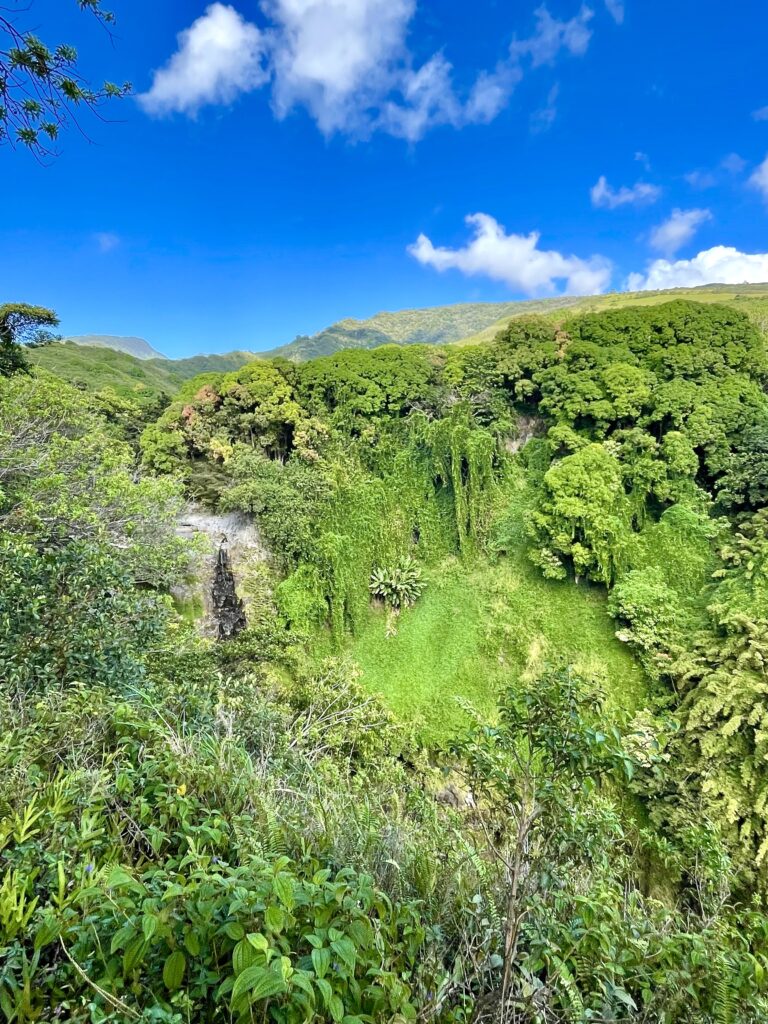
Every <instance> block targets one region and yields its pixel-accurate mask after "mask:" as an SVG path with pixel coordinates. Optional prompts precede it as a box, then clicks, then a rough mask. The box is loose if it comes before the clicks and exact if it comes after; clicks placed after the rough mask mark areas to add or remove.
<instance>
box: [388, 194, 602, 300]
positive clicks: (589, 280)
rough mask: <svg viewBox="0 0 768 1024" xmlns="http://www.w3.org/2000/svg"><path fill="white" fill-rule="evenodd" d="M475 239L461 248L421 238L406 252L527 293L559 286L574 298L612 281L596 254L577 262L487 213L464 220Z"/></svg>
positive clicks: (437, 265)
mask: <svg viewBox="0 0 768 1024" xmlns="http://www.w3.org/2000/svg"><path fill="white" fill-rule="evenodd" d="M466 222H467V224H468V225H469V226H470V227H471V228H472V230H473V233H474V235H473V237H472V238H471V239H470V241H469V242H468V243H467V244H466V245H465V246H463V247H462V248H460V249H449V248H446V247H443V246H437V247H436V246H435V245H433V243H432V241H431V240H430V239H429V238H428V237H427V236H426V235H424V234H421V235H419V237H418V239H417V240H416V242H414V244H413V245H411V246H409V248H408V252H409V253H410V254H411V256H413V257H414V259H416V260H418V262H419V263H421V264H423V265H424V266H429V267H433V268H434V269H435V270H439V271H444V270H450V269H455V270H459V271H461V273H463V274H467V275H468V276H478V275H482V276H484V277H489V278H492V279H493V280H494V281H501V282H503V283H504V284H506V285H507V286H508V287H509V288H511V289H512V290H513V291H517V292H524V293H525V294H527V295H537V294H542V293H544V294H548V293H549V294H551V293H553V292H555V291H556V290H557V286H558V282H560V283H562V284H563V285H564V287H565V290H566V291H567V292H569V293H571V294H573V295H591V294H594V293H595V292H601V291H604V290H605V289H606V288H607V287H608V284H609V283H610V279H611V264H610V262H609V261H608V260H606V259H604V258H603V257H600V256H592V257H590V258H588V259H581V258H580V257H578V256H564V255H563V254H562V253H560V252H557V251H556V250H551V249H550V250H547V249H540V248H539V239H540V237H541V236H540V234H539V232H538V231H532V232H531V233H530V234H528V235H515V234H507V232H506V230H505V229H504V227H503V226H502V225H501V224H499V223H498V221H496V220H495V219H494V218H493V217H491V216H489V215H488V214H487V213H474V214H471V215H470V216H469V217H467V218H466Z"/></svg>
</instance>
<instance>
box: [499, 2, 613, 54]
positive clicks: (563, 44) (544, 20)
mask: <svg viewBox="0 0 768 1024" xmlns="http://www.w3.org/2000/svg"><path fill="white" fill-rule="evenodd" d="M534 16H535V18H536V31H535V32H534V33H533V35H532V36H530V37H529V38H528V39H513V40H512V43H511V44H510V47H509V55H510V58H511V60H512V61H513V63H516V62H518V61H521V60H523V59H524V58H526V57H528V58H530V61H531V66H532V67H534V68H537V67H540V66H541V65H542V64H551V63H552V62H553V61H554V60H555V58H556V57H558V56H559V54H560V51H561V50H567V51H568V52H569V53H571V54H573V56H575V57H582V56H583V55H584V54H585V53H586V52H587V47H588V46H589V41H590V39H591V38H592V31H591V29H589V28H588V27H587V26H588V25H589V22H590V21H591V20H592V18H593V17H594V12H593V11H592V10H590V8H589V7H582V8H581V10H580V11H579V13H578V14H577V15H576V16H575V17H573V18H571V19H570V21H559V20H558V19H557V18H553V17H552V15H551V14H550V13H549V11H548V10H547V8H546V6H545V5H542V6H541V7H539V8H537V9H536V10H535V11H534Z"/></svg>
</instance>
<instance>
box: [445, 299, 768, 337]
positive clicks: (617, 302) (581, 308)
mask: <svg viewBox="0 0 768 1024" xmlns="http://www.w3.org/2000/svg"><path fill="white" fill-rule="evenodd" d="M679 298H685V299H693V300H695V301H696V302H722V303H726V304H727V305H729V306H734V307H735V308H736V309H740V310H742V311H743V312H744V313H746V314H747V315H748V316H750V317H751V318H752V319H753V320H754V321H755V323H756V324H757V325H758V327H760V329H761V330H762V331H766V332H768V284H741V285H720V284H711V285H705V286H703V287H701V288H675V289H672V290H670V291H663V292H610V293H609V294H607V295H590V296H587V297H586V298H583V299H574V300H572V302H571V303H570V304H569V305H568V306H567V307H563V308H560V309H542V310H541V312H542V313H545V314H548V315H551V316H553V317H558V318H561V317H562V316H563V315H564V314H563V309H564V308H567V312H568V313H596V312H599V311H600V310H603V309H619V308H621V307H622V306H656V305H658V304H659V303H660V302H669V301H670V299H679ZM523 312H525V310H522V309H521V310H519V311H517V312H516V313H515V314H513V315H514V316H519V315H520V314H521V313H523ZM566 315H567V314H566ZM511 319H512V316H503V317H501V318H500V319H499V320H496V321H494V322H493V323H492V324H490V325H489V326H488V327H486V328H484V329H483V330H482V331H478V332H476V333H474V334H470V335H467V337H465V338H461V339H459V340H458V341H456V342H455V344H457V345H481V344H482V343H483V342H486V341H493V339H494V338H495V337H496V335H497V334H498V332H499V331H500V330H501V329H502V327H505V326H506V325H507V324H508V323H509V321H510V320H511Z"/></svg>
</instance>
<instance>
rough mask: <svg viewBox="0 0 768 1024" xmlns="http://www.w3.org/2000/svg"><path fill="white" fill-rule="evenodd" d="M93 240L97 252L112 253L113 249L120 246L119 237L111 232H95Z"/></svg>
mask: <svg viewBox="0 0 768 1024" xmlns="http://www.w3.org/2000/svg"><path fill="white" fill-rule="evenodd" d="M93 240H94V242H95V243H96V245H97V247H98V250H99V252H112V250H113V249H117V247H118V246H119V245H120V236H119V235H116V234H114V233H113V232H112V231H97V232H96V233H95V234H94V235H93Z"/></svg>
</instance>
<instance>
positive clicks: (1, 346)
mask: <svg viewBox="0 0 768 1024" xmlns="http://www.w3.org/2000/svg"><path fill="white" fill-rule="evenodd" d="M58 322H59V318H58V317H57V316H56V314H55V313H54V312H53V310H51V309H46V308H45V307H44V306H29V305H27V303H26V302H6V303H5V304H4V305H2V306H0V376H2V377H10V376H11V374H13V373H18V372H19V370H26V369H27V360H26V359H25V358H24V346H25V345H27V346H30V347H33V346H36V345H45V344H47V343H48V342H49V341H53V340H54V335H53V334H51V332H50V331H49V330H48V328H50V327H55V326H56V325H57V324H58Z"/></svg>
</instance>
